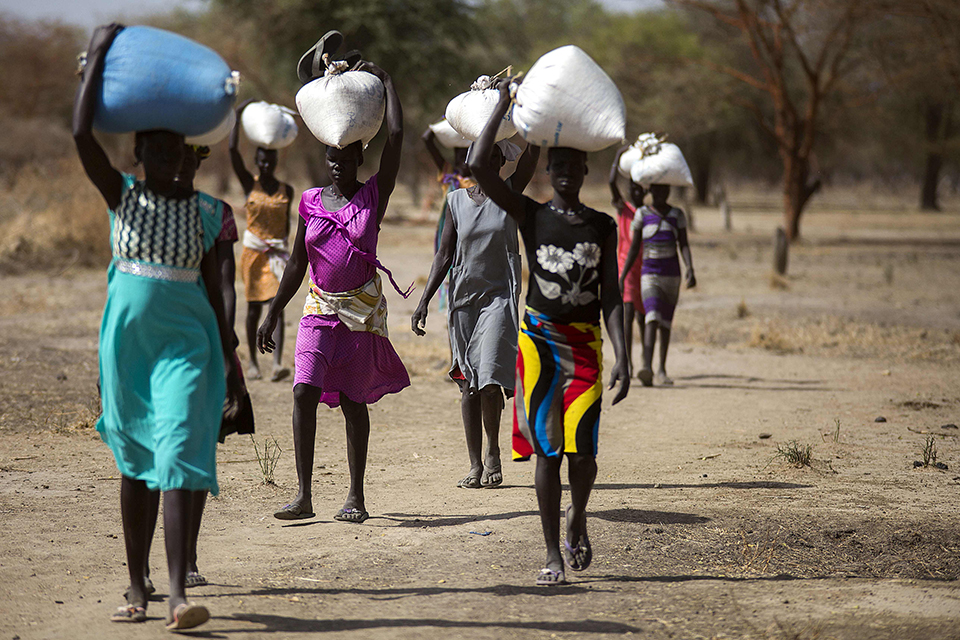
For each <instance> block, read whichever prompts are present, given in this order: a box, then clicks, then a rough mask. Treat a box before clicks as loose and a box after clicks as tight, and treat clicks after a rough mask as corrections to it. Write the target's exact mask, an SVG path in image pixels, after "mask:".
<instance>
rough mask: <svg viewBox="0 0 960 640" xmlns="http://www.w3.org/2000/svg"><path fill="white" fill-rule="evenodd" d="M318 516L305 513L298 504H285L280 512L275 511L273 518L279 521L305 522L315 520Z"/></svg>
mask: <svg viewBox="0 0 960 640" xmlns="http://www.w3.org/2000/svg"><path fill="white" fill-rule="evenodd" d="M316 515H317V514H315V513H310V512H309V511H304V510H303V509H302V508H301V507H300V505H298V504H285V505H283V506H282V507H280V509H279V510H278V511H275V512H274V514H273V517H274V518H276V519H277V520H304V519H306V518H313V517H315V516H316Z"/></svg>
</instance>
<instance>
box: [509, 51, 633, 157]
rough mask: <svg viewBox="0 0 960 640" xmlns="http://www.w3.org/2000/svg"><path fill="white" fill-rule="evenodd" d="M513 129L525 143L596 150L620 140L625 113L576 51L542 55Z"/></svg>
mask: <svg viewBox="0 0 960 640" xmlns="http://www.w3.org/2000/svg"><path fill="white" fill-rule="evenodd" d="M515 102H516V104H515V105H514V107H513V124H514V126H516V128H517V131H519V132H520V135H521V136H523V138H524V139H525V140H526V141H527V142H529V143H530V144H534V145H539V146H541V147H572V148H574V149H580V150H582V151H599V150H600V149H603V148H605V147H609V146H610V145H612V144H617V143H620V142H622V141H623V138H624V135H625V132H626V127H627V112H626V108H625V107H624V104H623V97H622V96H621V95H620V90H619V89H617V86H616V85H615V84H614V83H613V80H611V79H610V77H609V76H608V75H607V74H606V73H604V71H603V69H601V68H600V66H599V65H598V64H597V63H596V62H594V61H593V59H592V58H591V57H590V56H588V55H587V54H586V53H584V51H583V50H582V49H580V48H579V47H576V46H574V45H567V46H565V47H560V48H559V49H554V50H553V51H550V52H549V53H545V54H544V55H543V56H541V57H540V59H539V60H537V62H536V63H535V64H534V65H533V67H531V69H530V71H528V72H527V75H526V77H525V78H524V80H523V83H522V84H521V85H520V86H519V88H518V90H517V92H516V96H515Z"/></svg>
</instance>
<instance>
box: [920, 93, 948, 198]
mask: <svg viewBox="0 0 960 640" xmlns="http://www.w3.org/2000/svg"><path fill="white" fill-rule="evenodd" d="M924 119H925V121H926V134H927V135H926V140H927V161H926V165H925V166H924V169H923V186H922V188H921V191H920V210H921V211H939V210H940V204H939V202H938V201H937V185H938V184H939V182H940V169H941V168H942V167H943V155H942V154H941V152H940V140H941V123H942V122H943V104H942V103H937V104H929V105H927V108H926V110H925V112H924Z"/></svg>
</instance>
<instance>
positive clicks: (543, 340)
mask: <svg viewBox="0 0 960 640" xmlns="http://www.w3.org/2000/svg"><path fill="white" fill-rule="evenodd" d="M517 342H518V350H517V387H516V395H515V396H514V399H513V459H514V460H527V459H528V458H530V456H531V455H533V454H534V453H536V454H537V455H540V456H548V457H557V456H560V455H562V454H564V453H582V454H586V455H590V456H596V455H597V433H598V431H599V427H600V398H601V395H602V392H603V384H602V382H601V377H600V376H601V373H602V371H603V354H602V348H601V347H602V340H601V336H600V325H599V323H594V322H574V323H571V324H560V323H557V322H552V321H551V320H550V318H548V317H547V316H544V315H543V314H540V313H538V312H536V311H534V310H533V309H530V308H529V307H528V308H527V310H526V312H525V313H524V316H523V321H522V322H521V324H520V334H519V337H518V340H517Z"/></svg>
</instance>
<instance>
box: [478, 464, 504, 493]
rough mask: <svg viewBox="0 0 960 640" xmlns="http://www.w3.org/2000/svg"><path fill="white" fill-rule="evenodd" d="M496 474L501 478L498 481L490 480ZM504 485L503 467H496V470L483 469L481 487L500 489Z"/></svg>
mask: <svg viewBox="0 0 960 640" xmlns="http://www.w3.org/2000/svg"><path fill="white" fill-rule="evenodd" d="M494 474H499V475H500V477H499V478H498V479H496V480H490V476H492V475H494ZM502 484H503V467H499V466H498V467H496V468H494V469H489V470H488V469H487V468H486V467H484V468H483V475H481V476H480V486H481V487H483V488H484V489H490V488H492V487H499V486H500V485H502Z"/></svg>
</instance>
